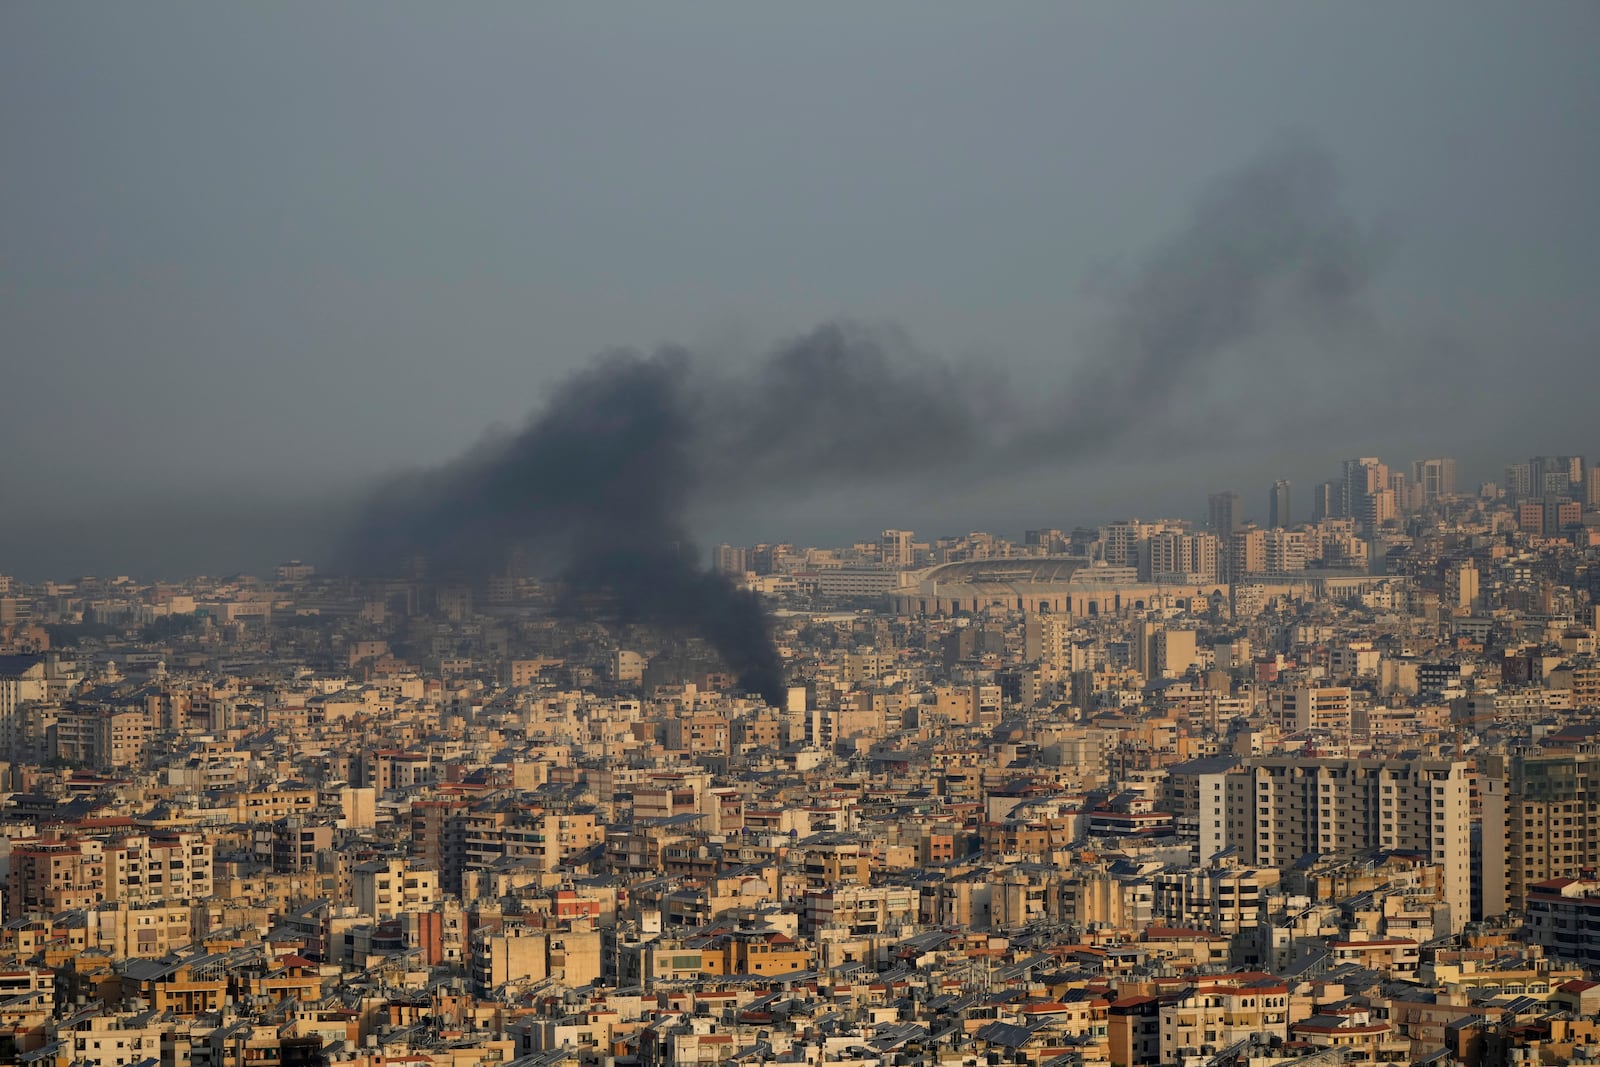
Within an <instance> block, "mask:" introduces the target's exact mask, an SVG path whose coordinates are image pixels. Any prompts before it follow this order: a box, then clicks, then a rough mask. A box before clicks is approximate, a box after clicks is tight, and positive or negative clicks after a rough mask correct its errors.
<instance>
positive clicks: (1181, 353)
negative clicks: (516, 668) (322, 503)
mask: <svg viewBox="0 0 1600 1067" xmlns="http://www.w3.org/2000/svg"><path fill="white" fill-rule="evenodd" d="M1337 192H1338V181H1337V172H1336V168H1335V167H1334V165H1333V162H1332V160H1331V159H1329V158H1328V157H1327V156H1326V155H1325V154H1323V153H1321V152H1320V151H1318V150H1317V149H1316V148H1315V147H1313V146H1311V145H1308V144H1306V143H1304V142H1300V141H1292V140H1291V141H1284V142H1280V143H1279V144H1276V145H1274V146H1272V147H1271V148H1270V149H1269V151H1267V152H1266V153H1264V154H1263V155H1262V156H1260V157H1259V158H1257V159H1255V160H1252V161H1251V162H1249V163H1248V164H1246V165H1245V166H1244V167H1242V168H1240V169H1239V170H1237V171H1235V172H1233V173H1231V174H1228V175H1225V176H1223V177H1222V178H1221V179H1220V180H1218V181H1217V182H1215V183H1213V184H1212V185H1211V186H1210V187H1209V188H1208V189H1207V190H1206V191H1205V192H1204V194H1203V195H1202V196H1201V197H1200V198H1199V199H1198V200H1197V202H1196V203H1195V205H1194V207H1193V209H1192V210H1191V212H1190V213H1189V215H1188V217H1187V218H1186V220H1185V222H1184V224H1183V225H1182V226H1181V227H1180V228H1179V229H1178V230H1177V231H1176V232H1175V233H1174V234H1172V235H1171V236H1170V237H1168V238H1167V239H1166V240H1164V241H1162V242H1160V243H1159V244H1158V245H1156V247H1155V248H1154V249H1152V250H1151V252H1150V254H1149V255H1148V256H1147V257H1146V258H1145V259H1144V260H1143V261H1142V265H1141V266H1140V268H1139V269H1138V270H1137V271H1136V272H1134V274H1133V275H1132V276H1131V278H1129V279H1128V281H1127V282H1126V283H1125V284H1124V285H1122V286H1121V287H1119V288H1118V290H1117V292H1116V293H1115V295H1114V297H1113V299H1112V302H1111V304H1110V306H1109V308H1108V309H1107V314H1106V317H1105V320H1104V323H1103V325H1102V328H1101V329H1100V330H1099V331H1097V332H1096V333H1095V335H1094V336H1093V337H1092V338H1091V339H1090V340H1089V341H1088V342H1087V343H1085V344H1082V345H1080V346H1078V349H1077V353H1076V357H1077V358H1075V359H1072V360H1070V361H1064V363H1063V364H1062V366H1061V367H1060V368H1059V369H1058V370H1057V371H1056V380H1054V381H1050V380H1045V381H1040V382H1031V383H1030V389H1029V391H1028V394H1027V396H1026V397H1023V396H1019V395H1015V394H1012V393H1009V392H1008V391H1007V390H1006V388H1005V383H1004V379H1003V378H1001V377H999V376H997V375H996V374H994V373H993V372H991V371H987V370H985V369H984V368H982V367H978V366H976V365H970V364H959V363H954V362H951V361H948V360H943V359H940V358H938V357H936V356H933V355H930V354H928V353H925V352H922V351H920V350H918V349H917V348H916V347H915V346H914V345H912V344H911V343H910V341H909V340H908V339H907V338H906V337H905V336H904V335H903V334H902V333H901V332H900V331H898V330H895V329H893V328H888V327H875V328H874V327H867V326H862V325H859V324H854V323H840V322H835V323H826V324H824V325H822V326H819V327H817V328H816V329H814V330H811V331H810V332H808V333H806V334H803V335H801V336H799V337H796V338H793V339H791V340H790V341H787V342H785V343H784V344H781V345H779V346H777V347H776V348H775V349H774V350H772V351H771V352H770V353H767V354H766V355H765V356H763V357H760V358H756V359H751V360H749V361H747V362H745V363H743V364H735V365H721V366H713V365H709V364H705V363H697V362H696V361H695V360H694V359H693V358H692V357H691V356H690V355H689V354H688V353H687V352H685V351H682V350H677V349H664V350H662V351H659V352H656V353H654V354H651V355H642V354H639V353H636V352H618V353H612V354H609V355H606V356H602V357H600V358H598V359H596V360H594V361H593V362H591V363H590V364H589V365H588V366H586V367H585V368H583V369H582V370H580V371H579V372H577V373H576V374H575V375H574V376H573V377H571V378H570V379H568V380H567V381H566V382H565V383H564V384H563V385H561V386H560V387H559V388H558V389H557V390H556V391H555V392H554V393H553V394H552V395H551V396H550V398H549V400H548V402H547V403H546V404H545V405H544V406H543V407H542V408H541V409H540V410H539V411H538V412H537V413H536V414H535V416H534V418H533V419H532V420H531V421H530V423H529V424H528V425H527V427H526V428H525V429H524V430H522V431H521V432H520V433H517V434H514V435H511V436H509V437H501V438H496V439H492V440H489V441H486V442H485V443H484V444H482V445H480V446H479V447H478V448H477V449H475V450H474V451H473V452H471V453H469V454H468V455H467V456H465V457H463V458H461V459H460V460H457V461H456V462H455V463H453V464H450V465H448V466H445V467H443V468H440V469H439V470H437V471H433V472H427V473H424V474H421V475H416V476H412V477H408V478H402V479H397V480H396V481H394V482H393V483H391V484H390V485H389V486H387V487H385V488H384V489H383V490H382V491H380V492H379V493H378V494H377V495H376V497H375V498H374V500H373V501H372V503H371V506H370V507H369V508H368V510H367V512H366V514H365V516H364V518H363V520H362V521H361V522H359V523H358V524H357V525H356V527H355V529H354V530H352V531H351V534H350V536H349V537H348V538H347V541H346V551H345V556H346V560H347V562H348V563H350V564H352V565H353V569H354V570H356V571H358V572H359V571H366V572H369V573H370V572H372V571H375V570H376V571H378V572H384V573H393V571H394V569H395V568H396V567H397V566H398V564H399V562H400V561H401V560H403V559H405V558H406V557H407V556H409V555H411V554H414V553H422V554H424V555H426V556H427V557H428V558H429V560H430V562H431V563H432V564H433V565H434V566H436V567H438V568H439V569H440V570H441V571H443V572H447V573H454V574H458V575H463V576H468V577H474V576H483V575H487V574H490V573H497V572H499V571H500V570H502V569H503V567H504V566H505V563H506V560H507V558H508V556H509V554H510V551H511V549H512V548H513V547H520V548H526V549H529V550H530V557H531V558H533V559H535V560H543V561H546V562H547V563H549V564H551V565H552V566H553V567H554V568H555V570H556V571H557V572H558V573H559V574H561V575H562V576H563V577H564V578H565V580H566V581H567V583H568V584H569V586H570V587H571V588H573V589H574V590H575V591H577V592H579V593H583V592H597V593H604V594H606V595H607V596H608V597H610V598H611V602H612V603H613V604H614V605H615V606H616V608H617V609H618V610H619V611H620V612H621V614H622V615H623V617H624V618H625V619H627V620H630V621H636V622H644V623H654V624H672V625H680V626H686V627H689V628H691V629H693V630H695V631H697V632H699V633H700V634H701V635H702V636H703V637H705V638H706V640H707V641H708V642H709V643H710V644H711V645H712V646H713V647H715V648H716V649H717V651H718V652H719V653H720V654H721V655H722V656H723V658H724V659H725V660H726V662H727V664H728V666H729V668H730V669H732V670H733V671H734V672H735V673H736V674H737V675H738V677H739V679H740V682H741V684H742V685H743V686H744V687H745V688H746V689H749V690H751V691H752V692H756V693H759V694H760V695H761V696H763V697H764V698H765V699H767V700H768V701H771V702H774V703H775V702H776V701H777V700H778V697H779V695H780V694H781V683H782V679H781V669H780V662H779V657H778V654H777V652H776V650H775V649H774V647H773V644H772V639H771V633H770V631H771V627H770V623H769V620H768V619H767V617H766V615H765V613H764V612H763V610H762V608H761V605H760V603H759V602H758V601H757V599H756V598H755V597H754V596H753V595H752V594H750V593H748V592H744V591H741V590H739V589H737V588H736V587H734V586H733V585H732V583H731V582H729V581H728V580H727V579H726V578H725V577H724V576H722V575H719V574H715V573H710V572H708V571H706V570H705V568H704V567H703V565H702V564H701V562H700V561H699V559H698V556H697V553H696V552H695V550H694V548H693V542H692V539H691V537H690V536H689V531H688V530H687V529H686V523H685V520H684V516H685V514H686V511H687V509H688V508H689V507H690V506H691V505H692V504H697V503H713V504H715V503H722V504H727V503H729V502H733V501H737V500H739V499H742V498H744V497H745V496H746V495H747V494H749V493H751V492H752V491H754V490H756V489H758V488H762V487H768V488H770V487H774V486H776V487H780V488H782V489H784V490H786V491H788V492H801V491H805V490H808V489H819V490H827V489H831V488H838V487H842V486H849V485H871V484H874V483H875V482H882V481H884V480H886V479H890V478H905V477H915V476H919V475H921V476H931V475H934V474H937V475H938V476H939V477H940V478H941V479H947V480H948V479H954V478H967V479H976V478H987V477H997V476H998V477H1004V476H1005V475H1006V474H1008V473H1012V472H1016V471H1020V470H1024V469H1029V468H1037V467H1040V466H1044V465H1068V464H1071V463H1073V462H1077V461H1082V460H1084V459H1087V458H1090V457H1092V456H1095V455H1097V454H1100V453H1102V452H1104V451H1105V450H1108V449H1110V448H1112V447H1114V446H1115V445H1116V444H1117V443H1118V442H1119V441H1120V440H1121V439H1122V438H1123V437H1125V436H1126V435H1127V434H1128V433H1129V432H1130V431H1131V430H1132V429H1133V428H1134V427H1136V426H1138V425H1139V424H1140V423H1141V421H1144V420H1146V419H1147V418H1148V417H1150V416H1152V415H1159V414H1161V413H1163V412H1165V411H1166V410H1168V409H1170V408H1171V406H1172V404H1173V398H1174V397H1175V396H1177V395H1179V391H1180V390H1182V389H1184V388H1185V387H1186V386H1188V385H1190V384H1193V383H1194V382H1196V381H1197V380H1199V379H1201V378H1202V377H1203V376H1204V374H1205V373H1206V372H1207V371H1208V370H1209V369H1212V368H1214V367H1215V366H1217V365H1218V363H1219V361H1220V360H1221V359H1222V358H1223V357H1225V356H1227V355H1228V354H1229V353H1230V352H1233V351H1235V350H1237V349H1238V348H1239V347H1240V346H1242V345H1245V344H1246V343H1247V342H1250V341H1252V340H1254V339H1256V338H1258V337H1260V336H1264V335H1266V334H1268V333H1269V332H1270V331H1272V330H1274V329H1276V328H1279V327H1282V326H1295V327H1310V328H1312V329H1313V330H1316V331H1321V330H1324V329H1326V328H1329V327H1337V326H1339V325H1341V324H1343V323H1346V322H1348V321H1350V320H1351V319H1353V318H1359V317H1360V311H1361V309H1360V302H1361V297H1362V295H1363V292H1364V289H1365V287H1366V285H1367V282H1368V279H1369V276H1370V272H1371V266H1372V262H1373V258H1374V257H1373V254H1372V250H1371V248H1370V244H1369V242H1368V241H1367V240H1366V239H1365V238H1364V236H1363V234H1362V233H1361V231H1360V228H1359V227H1358V226H1356V225H1355V224H1354V223H1353V222H1352V221H1351V220H1350V218H1349V217H1348V216H1347V215H1346V214H1345V212H1344V211H1343V210H1342V208H1341V206H1340V204H1339V201H1338V196H1337ZM1066 347H1067V346H1065V345H1064V346H1063V348H1066ZM1259 369H1260V370H1261V371H1262V372H1263V373H1267V372H1277V371H1282V370H1284V369H1285V367H1283V366H1282V365H1275V366H1273V367H1263V368H1259ZM1041 398H1042V399H1041Z"/></svg>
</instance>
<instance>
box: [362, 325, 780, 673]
mask: <svg viewBox="0 0 1600 1067" xmlns="http://www.w3.org/2000/svg"><path fill="white" fill-rule="evenodd" d="M688 370H689V362H688V359H687V357H686V356H685V355H684V353H682V352H679V351H674V350H663V351H661V352H658V353H656V354H654V355H649V356H645V355H640V354H638V353H630V352H618V353H612V354H610V355H607V356H604V357H601V358H599V359H597V360H595V361H594V362H593V363H592V364H590V365H589V366H588V367H586V368H585V369H583V370H581V371H580V372H578V373H577V374H576V375H574V376H573V377H572V378H570V379H569V380H567V381H566V382H565V383H564V384H563V385H562V386H561V387H560V388H558V389H557V390H556V391H555V392H554V393H553V394H552V395H551V397H550V398H549V401H548V402H547V403H546V405H545V406H544V408H543V409H542V410H541V411H540V412H539V413H538V414H537V415H536V416H535V417H534V418H533V420H532V421H531V422H530V423H529V424H528V426H527V427H526V428H525V429H524V430H523V431H522V432H520V433H518V434H515V435H514V436H512V437H510V438H509V439H505V440H499V441H491V442H486V443H485V444H483V445H481V446H480V447H479V448H478V449H476V450H474V452H472V453H471V454H469V455H467V456H466V457H464V458H462V459H461V460H458V461H457V462H456V463H454V464H451V465H449V466H447V467H445V468H443V469H441V470H439V471H435V472H429V473H426V474H422V475H418V476H412V477H408V478H402V479H398V480H396V481H395V482H393V483H391V484H390V485H389V486H387V487H386V488H385V489H383V490H382V491H380V493H379V494H378V495H377V497H376V498H375V500H374V501H373V503H372V505H371V507H370V508H369V509H368V511H367V514H366V515H365V517H364V518H363V520H362V521H361V522H360V523H358V525H357V527H356V529H355V530H353V531H352V533H351V536H350V537H349V538H348V539H347V544H346V549H345V554H346V556H347V558H348V559H349V560H350V561H351V562H352V563H353V564H354V565H355V566H356V568H357V569H359V570H368V571H371V570H376V571H378V572H380V573H382V572H387V573H393V571H394V570H395V569H396V568H397V567H398V565H399V563H400V561H401V560H403V559H404V558H405V557H407V556H409V555H411V554H413V553H418V552H420V553H422V554H423V555H425V556H426V557H427V558H428V560H429V563H430V565H431V566H435V567H437V568H438V569H439V570H440V571H441V572H443V573H447V574H454V575H462V576H468V577H478V576H482V575H486V574H490V573H496V572H499V571H500V570H502V569H503V568H504V566H505V564H506V561H507V559H508V556H509V554H510V552H511V550H512V549H513V548H518V549H524V550H527V551H528V552H529V554H530V556H531V558H534V559H537V560H545V561H554V562H555V564H556V566H557V569H558V571H559V573H560V574H561V576H562V577H563V578H564V579H565V580H566V581H567V583H568V584H569V585H570V586H571V587H572V589H573V590H574V591H575V592H577V593H579V594H583V593H599V594H603V595H605V596H606V597H607V598H609V599H610V601H611V603H612V604H613V605H614V606H615V608H616V610H617V611H618V612H619V613H620V614H621V615H622V617H623V619H624V620H625V621H631V622H640V623H649V624H657V625H660V624H674V625H682V626H687V627H690V628H692V629H694V630H696V631H697V632H699V633H700V634H701V635H702V636H703V637H705V639H706V640H707V641H708V642H709V643H710V644H711V645H712V646H713V647H714V648H715V649H716V650H717V652H718V653H719V654H720V655H721V656H722V658H723V660H724V661H725V662H726V663H727V665H728V667H729V668H730V669H731V670H732V671H733V672H734V673H735V674H736V675H737V676H738V678H739V681H740V684H741V685H742V686H743V687H744V688H746V689H748V690H750V691H751V692H754V693H757V694H759V695H760V696H761V697H762V698H763V699H765V700H767V701H768V702H769V703H776V702H777V701H778V700H779V698H780V697H781V695H782V682H783V679H782V671H781V667H780V664H779V659H778V655H777V652H776V650H775V649H774V648H773V645H772V639H771V634H770V626H769V623H768V621H767V618H766V615H765V613H764V611H763V610H762V607H761V605H760V602H759V601H758V600H757V599H756V597H755V595H754V594H753V593H750V592H748V591H745V590H741V589H738V588H736V587H735V586H734V585H733V584H732V583H731V582H730V581H728V580H727V579H726V578H725V577H724V576H722V575H720V574H714V573H710V572H708V571H706V570H705V569H704V568H703V567H702V566H701V565H700V563H699V562H698V560H697V558H696V553H695V551H694V549H693V547H692V546H691V545H690V543H689V538H688V535H687V531H686V530H685V529H684V527H683V523H682V513H683V508H684V505H685V502H686V499H687V497H688V494H689V492H690V491H691V489H692V488H693V486H694V485H695V482H696V472H695V470H694V467H693V462H692V460H691V451H692V450H691V448H690V442H691V435H692V422H691V405H690V404H689V403H688V401H687V398H686V388H687V383H688Z"/></svg>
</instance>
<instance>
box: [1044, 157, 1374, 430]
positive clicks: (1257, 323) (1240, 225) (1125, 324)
mask: <svg viewBox="0 0 1600 1067" xmlns="http://www.w3.org/2000/svg"><path fill="white" fill-rule="evenodd" d="M1338 187H1339V180H1338V170H1337V168H1336V167H1335V165H1334V162H1333V160H1332V159H1331V158H1330V157H1329V156H1328V155H1326V154H1325V153H1324V152H1322V151H1320V150H1319V149H1317V148H1316V147H1315V146H1313V145H1311V144H1309V143H1306V142H1304V141H1301V140H1298V139H1285V140H1283V141H1281V142H1279V143H1277V144H1275V145H1273V146H1272V147H1271V148H1270V149H1269V150H1268V151H1267V152H1266V153H1264V154H1263V155H1261V156H1260V157H1259V158H1257V159H1255V160H1253V161H1251V162H1250V163H1249V164H1247V165H1246V166H1244V167H1242V168H1240V169H1239V170H1237V171H1235V172H1233V173H1230V174H1228V175H1225V176H1224V177H1223V178H1221V179H1220V180H1218V181H1216V182H1215V183H1213V184H1212V186H1211V187H1210V188H1209V189H1207V190H1206V191H1205V192H1204V193H1203V195H1202V196H1201V197H1200V198H1199V199H1198V201H1197V202H1196V203H1195V205H1194V207H1193V208H1192V210H1191V211H1190V213H1189V217H1188V218H1187V220H1186V221H1185V224H1184V226H1183V227H1182V228H1181V229H1180V230H1178V231H1177V232H1176V233H1174V234H1173V235H1172V236H1171V237H1169V238H1168V239H1167V240H1166V241H1164V242H1163V243H1162V244H1161V245H1159V246H1158V247H1157V248H1156V249H1154V251H1153V252H1152V253H1151V254H1150V255H1149V256H1148V258H1147V259H1146V260H1145V261H1144V263H1143V265H1142V267H1141V269H1140V270H1139V271H1138V272H1137V273H1136V274H1135V275H1134V277H1133V278H1132V279H1130V280H1129V281H1128V282H1127V283H1126V284H1124V285H1122V286H1120V287H1117V289H1116V290H1115V292H1114V293H1113V295H1112V297H1111V302H1110V306H1109V307H1108V308H1107V315H1106V318H1105V322H1104V323H1103V325H1102V327H1101V329H1100V331H1099V332H1098V334H1097V335H1096V336H1095V337H1093V338H1091V340H1090V342H1089V344H1087V345H1086V346H1085V347H1086V350H1087V359H1086V360H1085V361H1084V362H1082V363H1081V364H1079V365H1078V366H1077V367H1075V368H1071V369H1072V371H1073V373H1072V374H1071V375H1070V377H1069V378H1068V381H1067V387H1068V391H1067V392H1066V394H1065V396H1064V400H1063V403H1062V405H1061V409H1060V417H1059V419H1057V420H1054V421H1053V422H1052V423H1051V424H1049V425H1039V426H1035V427H1033V428H1031V429H1030V430H1029V431H1028V433H1027V434H1026V435H1025V437H1026V444H1027V448H1026V451H1027V452H1029V453H1034V454H1043V455H1045V456H1049V457H1051V458H1057V457H1063V456H1064V457H1067V458H1080V457H1082V456H1083V455H1084V454H1085V453H1087V452H1093V451H1098V450H1100V449H1103V448H1105V447H1107V446H1110V445H1112V444H1115V443H1116V441H1117V440H1118V438H1120V437H1121V436H1122V435H1123V434H1125V433H1126V432H1127V431H1128V430H1130V429H1132V428H1133V427H1134V426H1135V425H1136V424H1138V423H1139V422H1140V421H1141V420H1144V419H1148V418H1149V417H1150V416H1152V415H1162V414H1165V413H1166V411H1167V410H1168V409H1169V407H1170V406H1171V405H1172V402H1173V398H1174V397H1175V396H1179V395H1182V394H1184V393H1185V392H1186V390H1188V389H1189V388H1190V387H1192V386H1195V385H1197V384H1201V383H1202V382H1203V379H1204V377H1205V375H1206V372H1207V371H1209V370H1212V369H1213V368H1215V367H1216V366H1217V364H1218V363H1219V361H1220V360H1221V359H1222V358H1223V357H1225V356H1227V355H1228V354H1230V353H1232V352H1234V350H1235V349H1236V348H1237V347H1238V346H1241V345H1245V344H1246V343H1247V342H1250V341H1251V340H1253V339H1254V338H1256V337H1258V336H1260V335H1262V334H1263V333H1266V332H1269V331H1270V330H1272V329H1273V328H1274V327H1276V326H1279V325H1283V326H1292V327H1295V328H1297V329H1299V330H1309V331H1313V332H1319V333H1322V332H1328V331H1339V330H1342V329H1344V328H1346V327H1349V326H1352V325H1355V324H1358V323H1361V322H1363V321H1364V320H1365V314H1364V312H1363V309H1362V303H1361V301H1362V296H1363V294H1364V292H1365V289H1366V287H1367V284H1368V282H1369V280H1370V277H1371V274H1372V271H1373V268H1374V264H1375V260H1376V258H1377V257H1376V250H1375V247H1374V243H1373V241H1372V240H1371V239H1370V237H1368V236H1367V235H1366V234H1364V233H1363V232H1362V230H1361V228H1360V227H1359V226H1358V225H1357V224H1356V223H1355V222H1354V221H1353V220H1352V219H1351V218H1350V217H1349V216H1348V215H1347V214H1346V213H1345V212H1344V210H1343V208H1342V207H1341V205H1340V203H1339V197H1338ZM1250 369H1251V370H1253V371H1255V372H1257V373H1263V374H1284V373H1286V372H1288V371H1289V370H1291V369H1292V368H1289V367H1287V366H1285V365H1284V363H1283V361H1281V360H1280V361H1278V362H1276V363H1274V364H1271V365H1266V366H1259V367H1253V368H1250Z"/></svg>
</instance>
